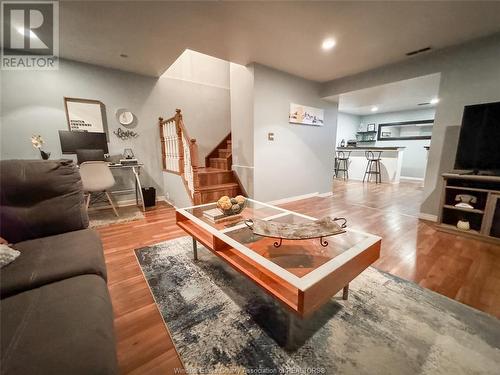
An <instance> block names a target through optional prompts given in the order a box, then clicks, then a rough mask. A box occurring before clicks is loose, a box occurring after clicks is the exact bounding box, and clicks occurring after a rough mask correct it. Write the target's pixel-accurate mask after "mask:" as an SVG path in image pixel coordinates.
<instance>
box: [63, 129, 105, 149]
mask: <svg viewBox="0 0 500 375" xmlns="http://www.w3.org/2000/svg"><path fill="white" fill-rule="evenodd" d="M59 141H60V142H61V151H62V153H63V154H74V153H76V150H80V149H85V150H102V151H103V152H104V153H105V154H107V153H108V141H107V139H106V134H105V133H91V132H77V131H67V130H59Z"/></svg>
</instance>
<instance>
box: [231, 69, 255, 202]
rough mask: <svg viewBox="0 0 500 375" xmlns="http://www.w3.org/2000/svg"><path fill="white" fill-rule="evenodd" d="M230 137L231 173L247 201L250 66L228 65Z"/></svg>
mask: <svg viewBox="0 0 500 375" xmlns="http://www.w3.org/2000/svg"><path fill="white" fill-rule="evenodd" d="M230 87H231V93H230V95H231V137H232V141H233V142H232V146H233V147H232V148H233V155H232V156H233V170H234V171H235V172H236V173H237V174H238V177H239V179H240V181H241V184H242V185H243V187H244V188H245V190H246V193H247V194H248V196H249V197H253V196H254V191H253V179H254V176H253V172H254V164H253V158H254V144H253V141H254V130H253V124H254V119H253V100H254V69H253V66H248V67H247V66H243V65H239V64H234V63H231V64H230Z"/></svg>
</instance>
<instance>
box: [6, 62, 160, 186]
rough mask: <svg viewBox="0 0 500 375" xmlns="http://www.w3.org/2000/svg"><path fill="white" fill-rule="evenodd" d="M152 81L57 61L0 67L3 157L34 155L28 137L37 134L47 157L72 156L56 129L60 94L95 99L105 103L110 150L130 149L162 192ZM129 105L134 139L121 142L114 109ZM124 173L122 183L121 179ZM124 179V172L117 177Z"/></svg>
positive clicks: (61, 123)
mask: <svg viewBox="0 0 500 375" xmlns="http://www.w3.org/2000/svg"><path fill="white" fill-rule="evenodd" d="M156 84H157V82H156V79H154V78H150V77H146V76H141V75H136V74H130V73H125V72H121V71H118V70H113V69H106V68H101V67H97V66H94V65H88V64H82V63H77V62H72V61H66V60H61V61H60V63H59V70H57V71H2V82H1V88H2V98H3V100H2V111H1V112H2V126H1V134H2V137H1V138H2V140H1V143H2V147H1V158H2V159H39V158H40V155H39V154H38V153H37V151H36V150H35V149H33V147H32V146H31V142H30V137H31V136H32V135H33V134H40V135H41V136H42V137H43V138H44V140H45V142H46V144H45V147H44V148H45V149H46V150H47V151H50V152H51V158H52V159H58V158H61V157H64V158H73V159H75V158H74V155H64V156H63V155H62V153H61V147H60V143H59V136H58V130H68V125H67V121H66V115H65V111H64V103H63V97H64V96H67V97H75V98H86V99H97V100H100V101H102V102H103V103H104V104H105V106H106V117H107V123H108V129H109V140H110V143H109V152H110V154H119V153H121V152H122V151H123V149H124V148H126V147H127V148H132V149H133V151H134V153H135V154H136V156H137V157H138V158H139V159H140V160H141V162H143V163H144V164H145V167H144V173H143V176H142V177H143V183H144V184H146V185H152V186H155V187H156V188H157V189H159V192H158V193H159V194H162V190H163V189H162V178H161V160H160V158H159V157H158V153H159V152H160V146H159V141H158V126H157V125H156V123H157V117H158V114H160V113H162V107H163V105H162V102H161V100H157V98H156V97H155V96H154V95H153V93H154V92H155V90H156ZM124 107H125V108H128V109H130V110H131V111H132V112H133V113H135V115H136V116H137V118H138V126H137V128H136V129H135V131H136V132H137V133H139V134H140V135H139V137H138V138H136V139H132V140H128V141H122V140H120V139H119V138H117V137H116V136H115V135H114V134H113V131H114V130H116V129H117V128H118V122H117V121H116V118H115V111H116V110H117V109H118V108H124ZM121 177H123V179H124V181H121ZM116 178H117V182H118V183H121V182H123V183H126V182H127V181H126V180H127V179H128V178H127V174H123V175H122V176H121V175H120V174H118V175H117V176H116Z"/></svg>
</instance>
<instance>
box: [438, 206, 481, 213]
mask: <svg viewBox="0 0 500 375" xmlns="http://www.w3.org/2000/svg"><path fill="white" fill-rule="evenodd" d="M443 207H444V208H449V209H451V210H457V211H463V212H470V213H473V214H484V211H483V210H479V209H477V208H465V207H456V206H452V205H450V204H444V205H443Z"/></svg>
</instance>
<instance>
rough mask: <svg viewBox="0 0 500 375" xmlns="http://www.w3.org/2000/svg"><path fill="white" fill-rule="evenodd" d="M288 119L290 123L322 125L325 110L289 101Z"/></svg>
mask: <svg viewBox="0 0 500 375" xmlns="http://www.w3.org/2000/svg"><path fill="white" fill-rule="evenodd" d="M288 121H289V122H290V123H291V124H299V125H315V126H323V125H324V123H325V111H324V110H323V109H321V108H314V107H307V106H305V105H301V104H295V103H290V113H289V115H288Z"/></svg>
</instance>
